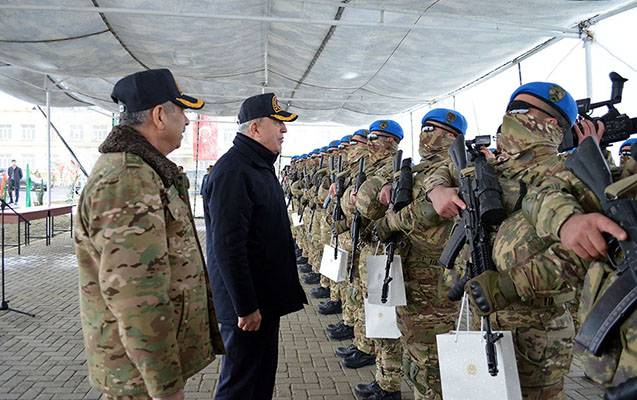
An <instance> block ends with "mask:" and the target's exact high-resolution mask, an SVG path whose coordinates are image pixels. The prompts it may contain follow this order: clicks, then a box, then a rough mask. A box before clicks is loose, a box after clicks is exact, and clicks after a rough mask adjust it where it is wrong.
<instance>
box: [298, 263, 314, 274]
mask: <svg viewBox="0 0 637 400" xmlns="http://www.w3.org/2000/svg"><path fill="white" fill-rule="evenodd" d="M299 272H301V273H304V274H308V273H310V272H312V266H311V265H310V264H299Z"/></svg>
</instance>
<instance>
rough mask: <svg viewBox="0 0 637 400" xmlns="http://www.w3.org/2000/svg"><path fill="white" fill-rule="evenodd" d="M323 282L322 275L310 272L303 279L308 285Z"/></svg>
mask: <svg viewBox="0 0 637 400" xmlns="http://www.w3.org/2000/svg"><path fill="white" fill-rule="evenodd" d="M320 281H321V274H317V273H316V272H310V273H309V274H305V276H304V277H303V282H305V283H306V284H308V285H316V284H317V283H319V282H320Z"/></svg>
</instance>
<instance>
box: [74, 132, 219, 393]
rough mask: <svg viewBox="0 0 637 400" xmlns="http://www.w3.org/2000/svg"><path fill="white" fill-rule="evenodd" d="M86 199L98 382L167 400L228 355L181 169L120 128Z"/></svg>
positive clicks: (83, 247)
mask: <svg viewBox="0 0 637 400" xmlns="http://www.w3.org/2000/svg"><path fill="white" fill-rule="evenodd" d="M100 152H102V153H104V154H102V155H101V156H100V158H99V159H98V161H97V163H96V164H95V167H94V168H93V172H92V174H91V176H90V177H89V179H88V182H87V184H86V186H85V188H84V191H83V193H82V195H81V197H80V201H79V204H78V211H77V214H76V217H75V221H76V223H75V244H76V246H75V249H76V255H77V259H78V268H79V284H80V315H81V321H82V330H83V333H84V343H85V348H86V355H87V359H88V367H89V374H90V379H91V383H92V384H93V385H94V386H95V387H96V388H98V389H99V390H100V391H102V392H105V393H108V394H110V395H112V396H126V395H129V396H135V395H141V394H144V393H148V394H149V395H150V396H154V397H159V396H166V395H169V394H172V393H174V392H176V391H177V390H179V389H181V388H183V387H184V384H185V382H186V379H187V378H188V377H190V376H192V375H194V374H195V373H197V372H198V371H200V370H201V369H203V368H204V367H206V366H207V365H208V364H209V363H210V362H211V361H213V360H214V359H215V354H220V353H222V352H223V345H222V342H221V339H220V335H219V331H218V328H217V320H216V316H215V311H214V307H213V306H212V302H211V292H210V286H209V284H208V276H207V273H206V268H205V265H204V259H203V255H202V252H201V248H200V245H199V241H198V239H197V236H196V231H195V227H194V224H193V219H192V215H191V212H190V208H189V207H188V205H187V201H185V199H186V198H187V197H186V196H187V192H186V191H184V190H183V189H184V188H183V186H182V185H179V186H176V185H178V183H179V182H182V181H183V179H180V178H179V173H178V170H177V167H176V165H175V164H174V163H172V162H171V161H169V160H168V159H167V158H166V157H164V156H163V155H162V154H161V153H159V151H157V150H156V149H155V148H154V147H153V146H152V145H150V143H148V142H147V141H146V140H145V139H144V138H143V137H142V136H141V135H139V134H138V133H137V132H136V131H135V130H133V129H132V128H130V127H125V126H124V127H115V128H114V129H113V131H112V132H111V133H110V135H109V136H108V138H107V139H106V141H105V142H104V143H103V144H102V145H101V146H100Z"/></svg>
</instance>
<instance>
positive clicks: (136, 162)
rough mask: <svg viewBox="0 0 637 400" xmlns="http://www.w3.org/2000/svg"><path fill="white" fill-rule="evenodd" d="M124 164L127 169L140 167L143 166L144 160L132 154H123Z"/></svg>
mask: <svg viewBox="0 0 637 400" xmlns="http://www.w3.org/2000/svg"><path fill="white" fill-rule="evenodd" d="M124 154H125V155H124V163H125V164H126V166H127V167H141V166H142V165H144V160H143V159H142V158H141V157H140V156H138V155H136V154H133V153H124Z"/></svg>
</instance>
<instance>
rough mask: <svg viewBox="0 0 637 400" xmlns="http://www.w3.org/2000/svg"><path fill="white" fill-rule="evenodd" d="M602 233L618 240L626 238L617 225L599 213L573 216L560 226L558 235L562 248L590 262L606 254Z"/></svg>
mask: <svg viewBox="0 0 637 400" xmlns="http://www.w3.org/2000/svg"><path fill="white" fill-rule="evenodd" d="M603 233H609V234H611V235H613V236H614V237H616V238H617V239H619V240H626V239H627V238H628V235H627V234H626V232H625V231H624V230H623V229H622V228H621V227H620V226H619V225H617V224H616V223H615V222H613V220H611V219H610V218H608V217H606V216H605V215H603V214H600V213H590V214H573V215H572V216H570V217H569V218H568V219H567V220H566V222H564V224H562V227H561V228H560V232H559V235H560V241H561V243H562V245H564V247H566V248H567V249H569V250H572V251H574V252H575V253H576V254H577V255H578V256H579V257H581V258H582V259H584V260H592V259H594V258H597V257H602V256H605V255H606V254H607V252H608V245H607V244H606V239H604V236H603Z"/></svg>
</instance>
